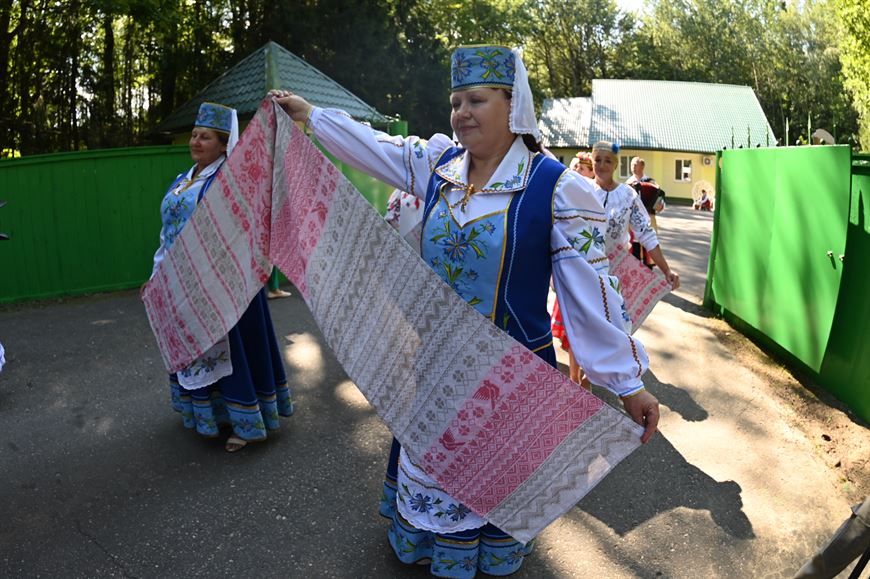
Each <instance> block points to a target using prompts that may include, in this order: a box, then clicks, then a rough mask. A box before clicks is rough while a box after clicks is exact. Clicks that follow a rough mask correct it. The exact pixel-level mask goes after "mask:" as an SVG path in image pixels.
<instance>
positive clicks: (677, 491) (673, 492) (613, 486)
mask: <svg viewBox="0 0 870 579" xmlns="http://www.w3.org/2000/svg"><path fill="white" fill-rule="evenodd" d="M741 491H742V489H741V488H740V485H739V484H737V483H736V482H734V481H730V480H729V481H722V482H719V481H716V480H714V479H713V478H712V477H710V476H709V475H707V474H706V473H704V472H703V471H702V470H700V469H699V468H697V467H696V466H694V465H692V464H690V463H689V462H687V461H686V459H685V458H684V457H683V456H682V455H681V454H680V453H679V452H678V451H677V449H676V448H674V446H673V445H672V444H671V443H670V441H668V440H667V439H666V438H665V437H664V436H662V435H661V434H659V435H656V436H655V437H654V438H653V439H652V440H651V441H650V442H649V443H648V444H647V445H646V447H645V448H643V449H642V450H640V451H638V452H635V453H633V454H632V455H631V456H629V457H628V458H627V459H625V460H624V461H623V462H622V463H620V464H619V465H618V466H617V467H616V468H615V469H614V470H613V472H612V473H611V475H610V477H609V478H608V484H607V485H601V486H599V487H596V488H595V489H593V490H592V492H591V493H589V494H588V495H587V496H586V497H585V498H584V499H583V500H582V501H580V503H579V504H578V505H577V508H578V509H579V510H581V511H583V512H585V513H587V514H589V515H591V516H593V517H595V518H596V519H598V520H599V521H601V522H602V523H604V524H605V525H607V526H608V527H610V528H611V529H612V530H613V531H614V532H615V533H617V534H619V535H620V536H625V535H626V534H627V533H629V532H630V531H632V530H633V529H635V528H637V527H638V526H640V525H642V524H644V523H646V522H647V521H649V520H650V519H653V518H654V517H656V516H657V515H660V514H663V513H666V512H668V511H671V510H674V509H678V508H680V507H684V508H687V509H693V510H699V511H706V512H708V513H709V515H710V518H711V519H712V521H713V522H714V523H715V524H716V525H718V526H719V527H720V528H721V529H722V530H723V531H724V532H725V533H727V534H728V535H730V536H731V537H734V538H736V539H752V538H754V537H755V533H754V531H753V529H752V523H751V522H750V521H749V518H748V517H747V516H746V514H745V513H744V512H743V500H742V498H741V496H740V494H741Z"/></svg>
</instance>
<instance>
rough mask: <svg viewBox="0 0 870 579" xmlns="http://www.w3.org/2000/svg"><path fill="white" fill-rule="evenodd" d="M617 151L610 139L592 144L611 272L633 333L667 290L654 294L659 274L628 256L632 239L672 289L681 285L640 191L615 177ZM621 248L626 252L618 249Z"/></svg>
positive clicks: (596, 184)
mask: <svg viewBox="0 0 870 579" xmlns="http://www.w3.org/2000/svg"><path fill="white" fill-rule="evenodd" d="M618 154H619V146H618V145H616V144H614V143H611V142H609V141H599V142H597V143H595V145H593V147H592V162H593V170H594V171H595V194H596V196H597V197H598V200H599V201H600V202H601V204H602V205H603V206H604V210H605V211H606V213H607V235H606V242H605V248H606V251H607V255H608V257H609V258H610V262H611V268H610V271H611V273H612V274H614V275H616V276H618V277H619V281H620V283H621V284H622V286H621V289H622V295H623V296H624V298H625V301H626V306H627V308H628V311H629V312H630V313H631V319H630V323H631V331H632V332H633V331H634V330H636V329H637V328H638V326H639V325H640V324H641V322H642V321H643V318H645V317H646V315H647V314H648V313H649V312H650V311H651V310H652V307H653V306H654V305H655V303H656V302H658V300H659V299H661V297H662V296H663V295H664V293H662V292H657V293H655V295H653V294H652V293H651V291H652V290H651V289H650V288H653V287H655V280H656V278H657V276H656V275H655V274H653V272H649V271H648V270H647V271H645V270H643V269H639V268H638V267H637V266H638V265H639V264H640V265H642V262H641V261H640V260H639V259H634V257H633V256H632V259H625V254H626V253H628V252H630V251H631V241H632V240H634V241H637V242H639V243H640V244H641V246H643V248H644V249H645V250H646V253H647V255H648V256H649V257H650V258H652V261H653V262H654V263H655V265H657V266H658V267H659V269H660V270H661V272H662V274H664V279H665V280H667V284H669V285H670V289H671V290H675V289H677V288H679V287H680V276H679V274H677V273H676V272H675V271H673V270H672V269H671V268H670V266H669V265H668V262H667V260H666V259H665V256H664V254H663V253H662V248H661V246H660V245H659V240H658V237H657V236H656V232H655V230H654V229H653V227H652V223H651V222H650V219H649V214H648V213H647V211H646V208H645V207H644V205H643V202H642V201H641V199H640V196H639V195H638V194H637V191H635V190H634V189H633V188H632V187H630V186H629V185H626V184H625V183H619V182H617V181H615V180H614V179H613V174H614V172H615V171H616V167H617V165H618V163H619V158H618V157H617V155H618ZM620 247H621V248H623V249H624V250H625V251H623V250H622V249H618V248H620ZM628 255H630V253H629V254H628ZM635 262H636V263H635ZM644 267H645V266H644ZM658 279H659V280H660V279H661V278H660V277H658ZM662 283H664V282H662ZM641 302H646V305H645V306H641V305H639V304H640V303H641Z"/></svg>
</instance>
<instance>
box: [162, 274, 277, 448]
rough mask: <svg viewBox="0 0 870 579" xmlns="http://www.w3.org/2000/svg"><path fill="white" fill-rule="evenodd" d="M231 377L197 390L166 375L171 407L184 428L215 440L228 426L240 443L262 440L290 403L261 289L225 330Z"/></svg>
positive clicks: (174, 377)
mask: <svg viewBox="0 0 870 579" xmlns="http://www.w3.org/2000/svg"><path fill="white" fill-rule="evenodd" d="M228 335H229V341H230V358H231V359H232V363H233V373H232V375H230V376H226V377H224V378H221V379H220V380H218V381H217V382H215V383H214V384H211V385H209V386H206V387H204V388H199V389H197V390H186V389H184V388H182V387H181V386H179V385H178V379H177V377H176V375H175V374H171V375H170V376H169V388H170V391H171V395H172V408H173V409H174V410H176V411H177V412H180V413H181V416H182V419H183V421H184V426H185V427H187V428H195V429H196V431H197V432H198V433H199V434H201V435H203V436H208V437H216V436H218V434H219V428H220V426H221V425H229V426H231V427H232V429H233V433H234V434H235V435H236V436H238V437H239V438H242V439H244V440H263V439H265V438H266V431H267V430H274V429H276V428H278V427H279V426H280V424H279V418H278V417H279V416H290V415H291V414H293V399H292V397H291V393H290V388H289V387H288V386H287V375H286V374H285V372H284V363H283V361H282V357H281V351H280V350H279V349H278V341H277V340H276V339H275V330H274V329H273V328H272V316H270V315H269V305H268V302H267V301H266V292H265V290H260V292H259V293H258V294H257V295H256V296H255V297H254V299H253V301H251V303H250V305H249V306H248V309H247V310H245V313H244V314H242V318H241V319H240V320H239V323H238V324H236V325H235V326H234V327H233V328H232V329H231V330H230V331H229V334H228Z"/></svg>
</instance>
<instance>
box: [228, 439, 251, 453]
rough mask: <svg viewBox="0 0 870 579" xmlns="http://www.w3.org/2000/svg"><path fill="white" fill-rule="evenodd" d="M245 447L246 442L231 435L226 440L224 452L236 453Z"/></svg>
mask: <svg viewBox="0 0 870 579" xmlns="http://www.w3.org/2000/svg"><path fill="white" fill-rule="evenodd" d="M247 445H248V441H247V440H245V439H243V438H239V437H238V436H235V435H232V436H230V437H229V438H228V439H227V443H226V444H225V445H224V450H226V451H227V452H238V451H240V450H242V449H243V448H245V447H246V446H247Z"/></svg>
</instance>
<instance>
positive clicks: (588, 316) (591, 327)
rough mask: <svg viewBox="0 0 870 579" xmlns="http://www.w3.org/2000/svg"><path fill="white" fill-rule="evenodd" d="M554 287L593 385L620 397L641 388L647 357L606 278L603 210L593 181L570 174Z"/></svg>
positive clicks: (560, 209) (557, 198)
mask: <svg viewBox="0 0 870 579" xmlns="http://www.w3.org/2000/svg"><path fill="white" fill-rule="evenodd" d="M553 205H554V206H553V219H554V224H553V228H552V234H551V240H550V253H551V256H552V261H553V286H554V288H555V289H556V296H557V297H558V299H559V308H560V310H561V312H562V320H563V321H564V323H565V329H566V331H567V333H568V339H569V341H570V343H571V350H572V352H573V353H574V357H575V358H576V359H577V360H578V361H579V362H580V364H581V365H582V366H583V369H584V371H585V372H586V374H587V375H588V376H589V379H590V380H591V381H592V383H593V384H596V385H599V386H603V387H605V388H607V389H608V390H610V391H611V392H613V393H615V394H617V395H619V396H627V395H629V394H633V393H635V392H637V391H638V390H640V389H641V388H643V382H642V381H641V376H642V375H643V373H644V372H646V369H647V366H648V365H649V359H648V357H647V354H646V351H645V350H644V347H643V344H641V343H640V342H639V341H638V340H637V339H635V338H632V337H631V336H630V335H629V334H628V333H627V332H626V330H625V325H624V324H625V320H626V315H625V312H624V309H623V305H622V297H621V296H620V295H619V292H618V291H617V290H616V288H617V287H618V282H617V281H616V280H615V278H612V277H611V276H610V275H609V274H608V262H607V256H606V254H605V253H604V251H605V249H604V237H605V231H606V228H607V219H606V217H605V213H604V207H602V205H601V204H600V203H599V201H598V199H597V198H596V197H595V195H594V193H593V187H592V183H591V181H589V180H588V179H586V178H584V177H581V176H580V175H577V174H576V173H573V172H569V171H566V172H565V173H564V174H563V175H562V177H561V178H560V179H559V181H558V182H557V184H556V192H555V195H554V199H553Z"/></svg>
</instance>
